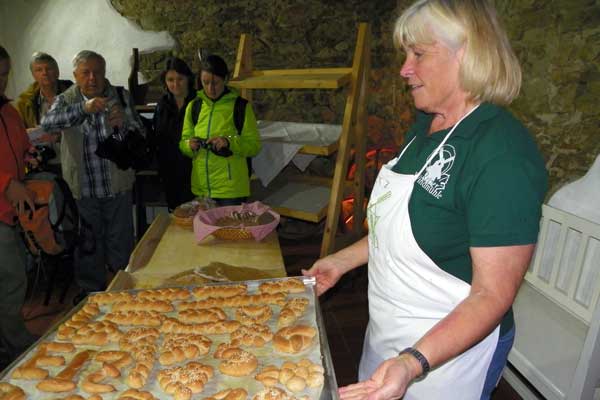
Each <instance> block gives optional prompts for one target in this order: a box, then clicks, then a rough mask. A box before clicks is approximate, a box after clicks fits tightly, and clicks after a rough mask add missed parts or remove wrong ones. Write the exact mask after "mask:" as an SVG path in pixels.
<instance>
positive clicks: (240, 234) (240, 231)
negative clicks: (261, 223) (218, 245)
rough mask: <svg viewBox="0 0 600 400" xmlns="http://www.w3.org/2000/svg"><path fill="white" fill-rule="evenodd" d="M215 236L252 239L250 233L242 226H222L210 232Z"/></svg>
mask: <svg viewBox="0 0 600 400" xmlns="http://www.w3.org/2000/svg"><path fill="white" fill-rule="evenodd" d="M212 234H213V235H214V236H215V237H217V238H219V239H223V240H244V239H253V238H254V237H253V236H252V233H250V232H249V231H247V230H246V229H244V228H222V229H219V230H216V231H214V232H213V233H212Z"/></svg>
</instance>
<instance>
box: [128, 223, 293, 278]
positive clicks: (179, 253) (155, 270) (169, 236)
mask: <svg viewBox="0 0 600 400" xmlns="http://www.w3.org/2000/svg"><path fill="white" fill-rule="evenodd" d="M211 262H219V263H224V264H228V265H232V266H238V267H249V268H254V269H257V270H260V271H263V272H266V273H267V274H268V275H270V276H273V277H284V276H286V271H285V265H284V262H283V256H282V254H281V248H280V246H279V239H278V237H277V232H271V233H270V234H269V235H268V236H267V237H265V238H264V239H263V240H262V241H260V242H257V241H255V240H237V241H232V240H221V239H217V238H215V237H213V236H208V237H207V238H205V239H204V240H202V241H201V242H200V243H197V242H196V238H195V236H194V232H193V231H192V230H191V229H186V228H183V227H181V226H179V225H176V224H174V223H172V222H171V216H170V215H164V214H162V215H159V216H158V217H157V218H156V219H155V220H154V222H153V223H152V225H151V226H150V227H149V228H148V230H147V231H146V233H145V234H144V237H143V238H142V239H141V240H140V242H139V243H138V244H137V246H136V248H135V249H134V251H133V253H132V254H131V258H130V262H129V266H128V267H127V270H126V271H127V272H129V273H135V274H137V273H144V274H168V275H172V274H176V273H178V272H182V271H186V270H189V269H192V268H196V267H201V266H206V265H208V264H210V263H211Z"/></svg>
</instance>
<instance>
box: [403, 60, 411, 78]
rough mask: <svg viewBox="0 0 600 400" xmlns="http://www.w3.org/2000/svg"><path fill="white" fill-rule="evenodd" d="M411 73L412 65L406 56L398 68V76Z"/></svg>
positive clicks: (407, 75) (406, 75) (406, 76)
mask: <svg viewBox="0 0 600 400" xmlns="http://www.w3.org/2000/svg"><path fill="white" fill-rule="evenodd" d="M412 73H413V66H412V63H411V62H410V61H409V59H408V58H407V59H406V60H405V61H404V64H402V67H401V68H400V76H401V77H403V78H408V77H409V76H410V75H411V74H412Z"/></svg>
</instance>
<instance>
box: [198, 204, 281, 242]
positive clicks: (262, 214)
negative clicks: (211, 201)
mask: <svg viewBox="0 0 600 400" xmlns="http://www.w3.org/2000/svg"><path fill="white" fill-rule="evenodd" d="M240 211H244V212H252V213H254V214H255V215H258V216H259V217H258V218H257V222H258V223H259V225H254V224H244V223H243V222H242V221H238V220H235V221H226V222H224V223H223V224H222V225H221V226H219V225H218V224H217V223H218V221H219V219H220V218H225V217H230V216H231V215H232V213H238V212H240ZM277 224H279V214H277V213H276V212H274V211H273V210H271V209H270V208H268V207H267V206H265V205H264V204H262V203H260V202H254V203H250V204H242V205H241V206H223V207H217V208H212V209H209V210H200V211H199V212H198V213H197V214H196V216H195V217H194V234H195V235H196V240H197V241H201V240H203V239H204V238H205V237H207V236H208V235H213V236H214V237H216V238H218V239H223V240H247V239H254V240H262V239H263V238H264V237H265V236H267V235H268V234H269V233H271V232H272V231H273V230H274V229H275V228H277Z"/></svg>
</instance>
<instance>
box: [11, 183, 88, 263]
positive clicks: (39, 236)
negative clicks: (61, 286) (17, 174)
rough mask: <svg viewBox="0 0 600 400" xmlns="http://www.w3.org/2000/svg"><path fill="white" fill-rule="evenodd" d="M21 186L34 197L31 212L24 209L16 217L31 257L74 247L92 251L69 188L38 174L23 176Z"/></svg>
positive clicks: (83, 223) (65, 184)
mask: <svg viewBox="0 0 600 400" xmlns="http://www.w3.org/2000/svg"><path fill="white" fill-rule="evenodd" d="M23 183H24V185H25V187H26V188H27V189H28V190H30V191H31V192H33V193H34V194H35V197H34V205H35V209H34V210H31V209H27V210H26V211H25V212H24V213H22V214H20V215H19V216H18V217H17V218H18V227H19V230H20V233H21V236H22V237H23V240H24V242H25V245H26V246H27V249H28V250H29V252H31V254H33V255H35V256H39V255H41V254H48V255H57V254H61V253H64V252H68V251H71V250H73V249H74V248H75V247H76V246H78V245H81V247H82V249H83V250H84V251H86V252H91V251H93V250H94V248H95V241H94V238H93V233H92V231H91V227H90V226H89V225H87V224H86V223H85V222H84V221H83V220H82V219H81V218H80V216H79V210H78V208H77V203H76V202H75V199H74V198H73V194H72V193H71V190H70V189H69V185H68V184H67V183H66V182H65V181H64V180H63V179H62V178H59V177H58V176H56V175H54V174H51V173H48V172H41V173H35V174H31V175H29V176H27V177H26V178H25V180H24V182H23Z"/></svg>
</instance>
